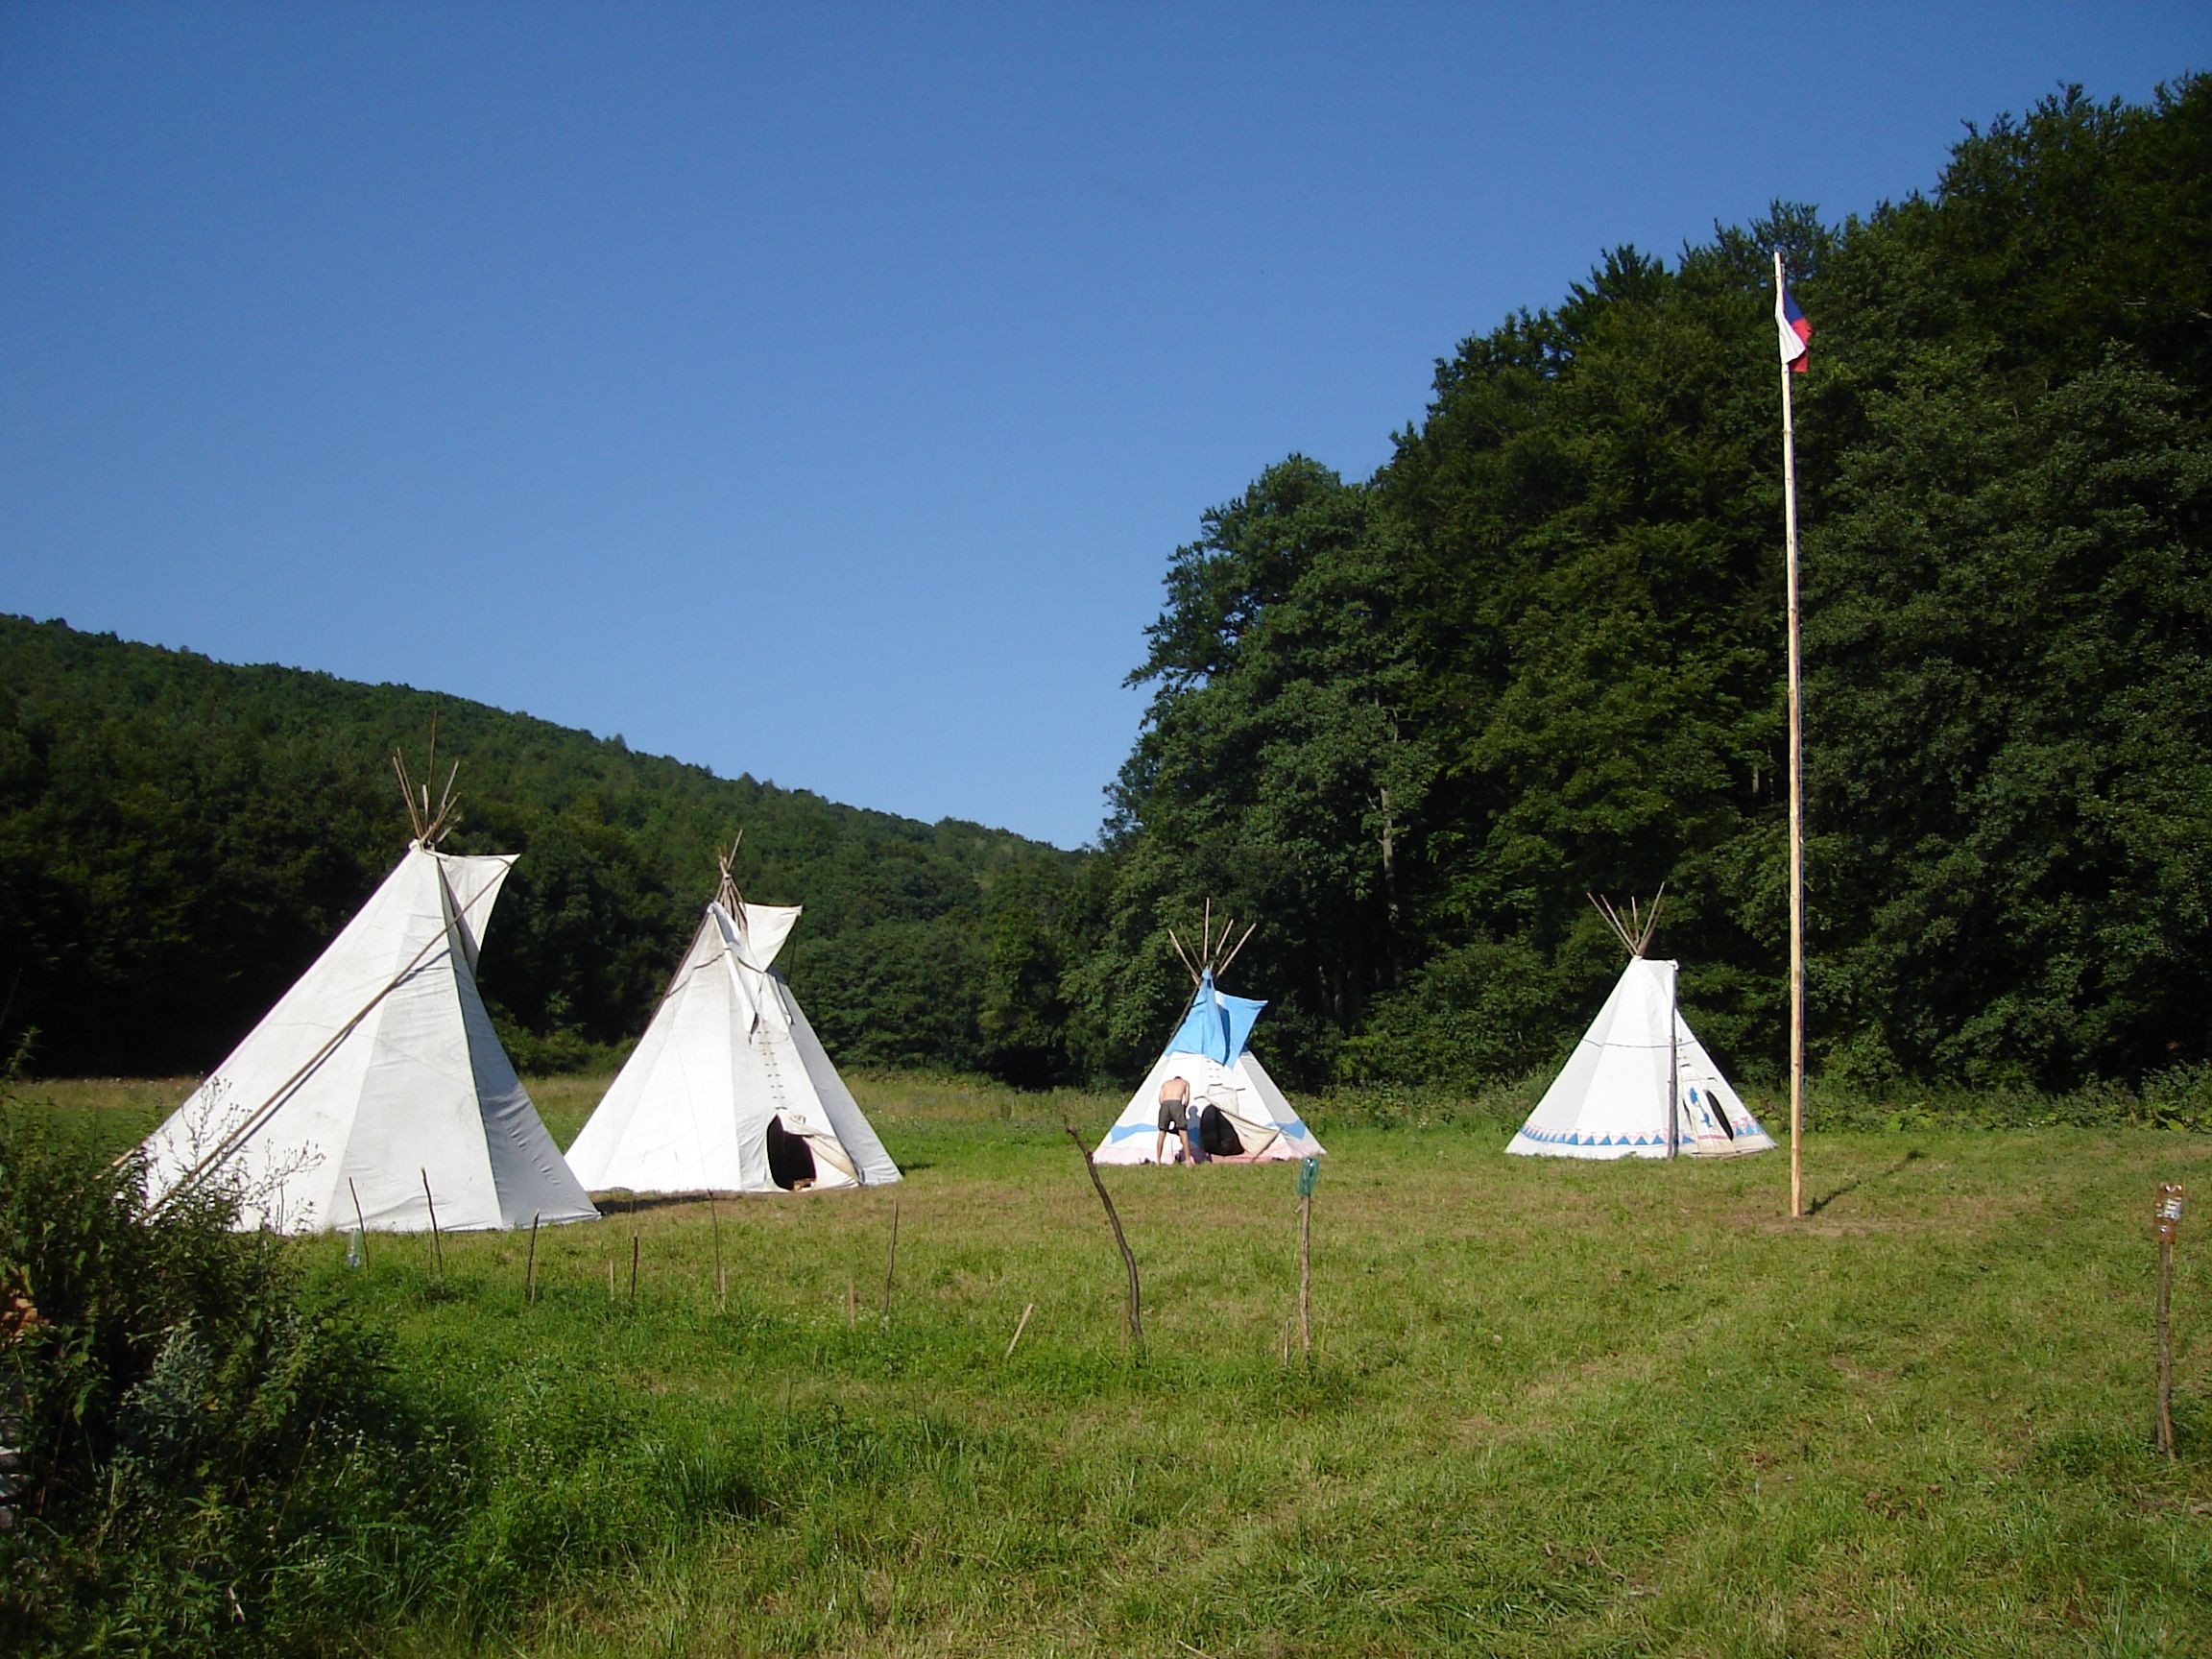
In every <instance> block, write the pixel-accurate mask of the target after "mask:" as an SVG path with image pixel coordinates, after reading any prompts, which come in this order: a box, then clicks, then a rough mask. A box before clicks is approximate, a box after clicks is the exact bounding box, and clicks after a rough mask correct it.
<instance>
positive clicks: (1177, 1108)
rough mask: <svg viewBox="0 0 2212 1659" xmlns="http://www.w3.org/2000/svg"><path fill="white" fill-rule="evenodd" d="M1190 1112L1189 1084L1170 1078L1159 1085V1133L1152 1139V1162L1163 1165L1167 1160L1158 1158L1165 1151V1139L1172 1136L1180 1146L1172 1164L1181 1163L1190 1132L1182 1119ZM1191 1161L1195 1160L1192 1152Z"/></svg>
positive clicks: (1176, 1149)
mask: <svg viewBox="0 0 2212 1659" xmlns="http://www.w3.org/2000/svg"><path fill="white" fill-rule="evenodd" d="M1189 1112H1190V1082H1189V1081H1188V1080H1187V1079H1185V1078H1182V1077H1170V1078H1168V1079H1167V1081H1166V1082H1165V1083H1163V1084H1161V1085H1160V1117H1159V1125H1160V1128H1159V1133H1158V1134H1156V1135H1154V1136H1153V1137H1152V1162H1153V1163H1155V1164H1165V1163H1166V1162H1168V1160H1166V1159H1165V1158H1163V1157H1161V1156H1160V1154H1161V1153H1162V1152H1164V1151H1166V1147H1167V1137H1168V1136H1170V1135H1172V1136H1174V1137H1175V1139H1176V1140H1177V1141H1178V1142H1181V1143H1182V1144H1181V1145H1178V1146H1177V1147H1176V1148H1175V1158H1174V1162H1175V1163H1177V1164H1180V1163H1182V1162H1183V1150H1184V1147H1186V1146H1189V1145H1190V1130H1189V1129H1187V1128H1186V1127H1185V1126H1184V1118H1185V1116H1186V1115H1187V1114H1188V1113H1189ZM1191 1159H1192V1161H1193V1162H1195V1161H1196V1159H1197V1153H1196V1152H1195V1151H1192V1153H1191Z"/></svg>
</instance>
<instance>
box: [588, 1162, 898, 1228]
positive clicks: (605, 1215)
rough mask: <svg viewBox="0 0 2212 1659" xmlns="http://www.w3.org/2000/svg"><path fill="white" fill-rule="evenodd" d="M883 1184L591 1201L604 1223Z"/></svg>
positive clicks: (599, 1195)
mask: <svg viewBox="0 0 2212 1659" xmlns="http://www.w3.org/2000/svg"><path fill="white" fill-rule="evenodd" d="M928 1167H929V1166H928V1165H926V1164H902V1165H901V1166H899V1172H900V1173H901V1174H902V1175H911V1174H912V1173H913V1172H914V1171H915V1170H917V1169H926V1168H928ZM882 1190H883V1187H882V1185H878V1186H874V1187H823V1188H820V1189H808V1190H805V1191H804V1192H785V1191H776V1192H729V1191H721V1190H716V1191H713V1192H707V1191H699V1192H627V1191H624V1190H621V1189H620V1188H616V1189H615V1190H613V1191H610V1192H594V1193H592V1194H591V1202H592V1203H594V1204H596V1205H598V1206H599V1214H600V1216H601V1218H602V1219H604V1220H610V1221H612V1220H614V1219H616V1218H617V1217H620V1216H623V1215H642V1214H647V1213H648V1212H650V1211H655V1210H696V1209H701V1208H704V1207H705V1205H706V1204H707V1201H708V1200H709V1199H712V1200H713V1201H714V1202H715V1203H717V1204H728V1205H731V1206H733V1207H734V1206H737V1205H743V1204H779V1203H787V1204H811V1203H814V1202H815V1201H817V1199H820V1200H822V1201H825V1202H834V1201H835V1200H836V1199H838V1198H841V1197H848V1196H851V1195H852V1194H854V1193H856V1192H880V1191H882Z"/></svg>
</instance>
